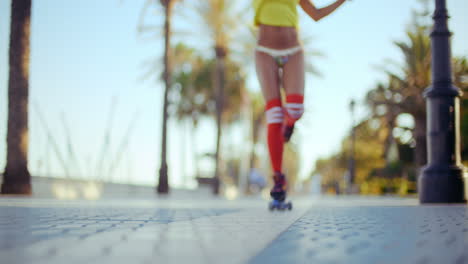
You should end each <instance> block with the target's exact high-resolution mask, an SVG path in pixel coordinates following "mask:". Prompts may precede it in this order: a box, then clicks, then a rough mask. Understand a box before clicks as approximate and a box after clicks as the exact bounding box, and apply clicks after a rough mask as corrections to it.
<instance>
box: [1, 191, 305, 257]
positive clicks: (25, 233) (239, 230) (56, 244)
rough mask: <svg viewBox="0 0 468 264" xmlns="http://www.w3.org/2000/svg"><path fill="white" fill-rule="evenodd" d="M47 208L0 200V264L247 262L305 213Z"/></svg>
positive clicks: (239, 207)
mask: <svg viewBox="0 0 468 264" xmlns="http://www.w3.org/2000/svg"><path fill="white" fill-rule="evenodd" d="M45 204H46V203H44V202H43V201H38V202H32V203H31V202H27V201H11V202H9V203H8V205H7V204H6V203H5V202H3V206H2V202H1V200H0V241H1V242H0V260H1V262H2V263H12V264H16V263H32V262H34V263H35V264H40V263H67V264H73V263H80V264H82V263H113V264H116V263H187V262H190V263H233V264H234V263H246V261H247V260H248V259H249V258H251V257H252V256H254V255H255V254H257V253H258V252H259V251H260V250H262V249H263V248H265V247H266V245H267V244H268V243H270V242H271V241H272V240H273V239H275V238H276V237H277V236H278V235H279V234H280V233H281V232H282V231H284V230H285V229H286V228H288V227H289V226H290V225H291V224H292V223H293V222H295V221H296V220H297V219H298V218H299V217H300V216H302V215H303V214H304V213H305V212H306V209H307V206H301V205H298V206H297V208H296V209H295V210H293V211H292V212H283V213H279V212H274V213H272V212H269V211H268V210H267V206H266V201H258V200H257V201H248V202H244V203H242V202H240V203H239V202H235V203H232V202H228V201H218V202H214V203H213V202H212V201H197V202H196V203H194V202H192V203H189V202H187V201H183V202H181V203H180V204H177V203H171V206H167V205H166V206H165V207H164V208H161V207H159V206H158V205H157V204H154V203H148V204H145V205H144V206H141V204H140V206H138V205H137V204H135V206H134V207H129V206H130V205H131V204H122V205H120V206H114V205H112V206H111V205H110V204H109V203H100V204H97V206H90V205H89V204H87V205H86V204H80V203H72V206H70V207H66V206H64V205H65V204H64V203H56V204H54V206H51V207H48V208H43V207H41V206H44V205H45ZM306 204H307V203H306ZM184 206H187V207H186V208H184ZM4 261H5V262H4Z"/></svg>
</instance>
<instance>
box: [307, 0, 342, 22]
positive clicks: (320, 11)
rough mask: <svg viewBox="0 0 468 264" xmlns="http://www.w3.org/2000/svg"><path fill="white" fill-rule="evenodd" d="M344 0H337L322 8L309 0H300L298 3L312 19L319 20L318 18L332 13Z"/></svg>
mask: <svg viewBox="0 0 468 264" xmlns="http://www.w3.org/2000/svg"><path fill="white" fill-rule="evenodd" d="M345 1H346V0H337V1H336V2H335V3H333V4H331V5H329V6H326V7H323V8H316V7H315V5H314V4H313V3H312V2H311V0H300V2H299V4H300V5H301V7H302V9H303V10H304V12H306V14H307V15H309V16H310V17H311V18H312V19H313V20H315V21H319V20H320V19H322V18H324V17H326V16H328V15H329V14H331V13H333V11H335V10H336V9H337V8H338V7H339V6H340V5H342V4H343V3H344V2H345Z"/></svg>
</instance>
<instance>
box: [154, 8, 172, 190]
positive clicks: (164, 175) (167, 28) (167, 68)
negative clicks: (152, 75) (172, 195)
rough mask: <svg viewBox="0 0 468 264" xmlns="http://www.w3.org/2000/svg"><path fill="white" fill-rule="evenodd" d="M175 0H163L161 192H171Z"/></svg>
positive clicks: (159, 185) (159, 187)
mask: <svg viewBox="0 0 468 264" xmlns="http://www.w3.org/2000/svg"><path fill="white" fill-rule="evenodd" d="M173 3H174V0H161V4H162V5H163V6H164V11H165V23H164V59H163V63H164V74H163V78H164V84H165V87H164V103H163V118H162V142H161V168H160V169H159V183H158V188H157V192H158V193H160V194H167V193H169V180H168V168H167V160H166V156H167V119H168V116H167V106H168V98H167V97H168V94H169V89H170V87H171V65H170V60H169V51H170V38H171V13H172V12H171V11H172V5H173Z"/></svg>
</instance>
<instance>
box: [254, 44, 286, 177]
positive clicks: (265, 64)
mask: <svg viewBox="0 0 468 264" xmlns="http://www.w3.org/2000/svg"><path fill="white" fill-rule="evenodd" d="M255 64H256V69H257V76H258V80H259V81H260V85H261V87H262V92H263V96H264V98H265V102H266V107H265V108H266V109H265V110H266V119H267V124H268V127H267V133H268V134H267V141H268V150H269V153H270V159H271V165H272V168H273V171H274V172H275V173H281V170H282V168H281V166H282V160H283V145H284V142H283V136H282V133H281V132H282V131H281V129H282V125H283V122H284V114H283V108H282V104H281V94H280V79H279V74H278V65H277V64H276V62H275V60H274V59H273V58H272V57H271V56H270V55H268V54H266V53H263V52H259V51H256V53H255Z"/></svg>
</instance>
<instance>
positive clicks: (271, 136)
mask: <svg viewBox="0 0 468 264" xmlns="http://www.w3.org/2000/svg"><path fill="white" fill-rule="evenodd" d="M266 118H267V124H268V135H267V140H268V150H269V151H270V159H271V165H272V167H273V171H274V172H281V169H282V168H281V166H282V163H283V145H284V139H283V135H282V134H281V131H282V126H283V122H284V113H283V108H282V107H281V99H273V100H270V101H268V102H267V105H266Z"/></svg>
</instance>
